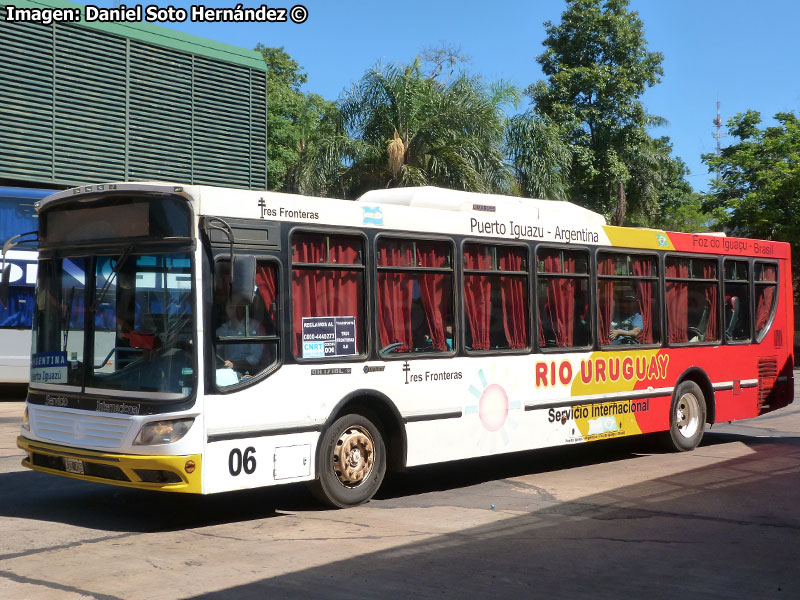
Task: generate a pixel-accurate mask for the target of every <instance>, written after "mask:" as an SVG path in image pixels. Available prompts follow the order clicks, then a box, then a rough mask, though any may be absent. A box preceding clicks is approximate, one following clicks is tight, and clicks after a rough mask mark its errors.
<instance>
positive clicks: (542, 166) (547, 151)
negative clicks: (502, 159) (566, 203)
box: [506, 110, 572, 200]
mask: <svg viewBox="0 0 800 600" xmlns="http://www.w3.org/2000/svg"><path fill="white" fill-rule="evenodd" d="M506 152H507V154H508V159H509V164H510V167H511V172H512V175H513V177H514V188H513V190H512V191H513V192H514V193H516V195H519V196H524V197H526V198H547V199H551V200H567V199H568V198H569V174H570V167H571V163H572V152H571V150H570V147H569V145H567V144H566V143H565V142H564V138H563V136H562V131H561V129H560V128H559V127H558V126H557V125H556V124H554V123H551V122H550V121H549V120H548V119H547V118H545V117H542V116H541V115H537V114H536V112H535V111H531V110H529V111H527V112H525V113H523V114H521V115H515V116H513V117H511V118H510V119H509V120H508V123H507V126H506Z"/></svg>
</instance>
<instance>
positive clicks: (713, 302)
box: [703, 264, 719, 342]
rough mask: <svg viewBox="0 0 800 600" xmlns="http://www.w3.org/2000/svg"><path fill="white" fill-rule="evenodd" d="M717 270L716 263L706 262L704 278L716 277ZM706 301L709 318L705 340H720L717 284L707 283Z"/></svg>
mask: <svg viewBox="0 0 800 600" xmlns="http://www.w3.org/2000/svg"><path fill="white" fill-rule="evenodd" d="M716 278H717V270H716V268H715V267H714V265H711V264H706V265H704V266H703V279H716ZM706 302H708V306H709V309H708V320H707V321H706V330H705V331H704V332H703V333H704V334H705V341H707V342H710V341H712V340H718V339H719V334H718V333H717V285H716V284H708V285H706Z"/></svg>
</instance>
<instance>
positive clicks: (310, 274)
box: [292, 236, 362, 356]
mask: <svg viewBox="0 0 800 600" xmlns="http://www.w3.org/2000/svg"><path fill="white" fill-rule="evenodd" d="M330 240H331V244H330V252H329V253H328V249H327V248H326V240H325V238H324V237H323V236H303V238H298V239H296V240H295V242H294V244H293V250H294V258H293V260H294V262H305V263H315V262H325V258H326V256H327V259H328V262H330V263H331V264H337V265H342V264H345V265H346V264H353V263H354V262H356V260H355V259H356V257H357V256H358V254H359V252H360V249H361V244H360V242H359V240H358V239H354V238H346V237H341V238H336V237H335V236H331V238H330ZM361 280H362V275H361V272H360V271H356V270H347V269H328V268H321V269H313V268H299V269H298V268H296V269H294V270H293V272H292V316H293V322H294V351H295V354H296V355H298V356H299V355H300V354H301V352H300V348H301V341H302V324H303V317H354V318H355V321H356V331H355V333H356V349H357V351H358V350H360V349H359V348H358V344H359V342H360V340H361V334H360V329H361V322H362V314H361V285H362V282H361Z"/></svg>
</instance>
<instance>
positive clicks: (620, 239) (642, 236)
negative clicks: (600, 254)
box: [603, 225, 675, 250]
mask: <svg viewBox="0 0 800 600" xmlns="http://www.w3.org/2000/svg"><path fill="white" fill-rule="evenodd" d="M603 229H604V230H605V232H606V235H607V236H608V241H609V242H611V245H612V246H620V247H623V248H644V249H647V250H675V246H673V245H672V240H670V239H669V235H667V234H666V233H665V232H663V231H661V230H659V229H635V228H630V227H614V226H613V225H603Z"/></svg>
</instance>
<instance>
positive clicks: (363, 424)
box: [313, 413, 386, 508]
mask: <svg viewBox="0 0 800 600" xmlns="http://www.w3.org/2000/svg"><path fill="white" fill-rule="evenodd" d="M317 464H318V466H319V473H318V475H319V478H318V479H317V480H316V481H315V482H314V488H313V489H314V491H315V495H316V496H317V497H318V498H320V499H321V500H322V501H324V502H325V503H327V504H330V505H332V506H335V507H339V508H346V507H348V506H355V505H357V504H362V503H364V502H366V501H367V500H369V499H370V498H372V496H374V495H375V492H377V491H378V488H379V487H380V485H381V482H382V481H383V476H384V474H385V473H386V447H385V446H384V443H383V437H382V436H381V432H380V430H379V429H378V427H376V425H375V423H374V422H373V421H372V420H370V419H369V418H367V417H365V416H364V415H361V414H357V413H351V414H347V415H344V416H342V417H339V418H338V419H336V421H334V423H333V424H332V425H331V426H330V427H329V428H328V429H327V430H326V431H325V433H324V434H323V436H322V439H321V441H320V448H319V461H318V463H317Z"/></svg>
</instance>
